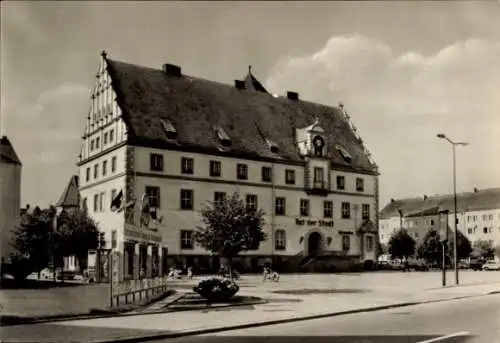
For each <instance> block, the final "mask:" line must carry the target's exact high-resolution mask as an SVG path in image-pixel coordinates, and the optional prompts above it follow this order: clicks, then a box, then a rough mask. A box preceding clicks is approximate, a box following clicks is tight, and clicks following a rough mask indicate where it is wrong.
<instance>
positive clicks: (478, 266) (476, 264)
mask: <svg viewBox="0 0 500 343" xmlns="http://www.w3.org/2000/svg"><path fill="white" fill-rule="evenodd" d="M469 265H470V268H471V269H472V270H482V269H483V265H484V260H482V259H471V260H470V263H469Z"/></svg>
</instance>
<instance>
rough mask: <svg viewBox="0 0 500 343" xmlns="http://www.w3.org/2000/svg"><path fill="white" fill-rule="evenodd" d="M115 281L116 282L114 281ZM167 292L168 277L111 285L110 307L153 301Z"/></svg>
mask: <svg viewBox="0 0 500 343" xmlns="http://www.w3.org/2000/svg"><path fill="white" fill-rule="evenodd" d="M113 281H114V280H113ZM166 291H167V276H161V277H155V278H147V279H141V280H124V281H120V282H116V281H114V282H112V283H111V298H110V303H111V304H110V305H111V307H113V306H119V305H120V304H129V303H130V304H135V303H136V302H137V301H139V302H142V301H143V300H149V299H152V298H154V297H156V296H158V295H160V294H162V293H165V292H166Z"/></svg>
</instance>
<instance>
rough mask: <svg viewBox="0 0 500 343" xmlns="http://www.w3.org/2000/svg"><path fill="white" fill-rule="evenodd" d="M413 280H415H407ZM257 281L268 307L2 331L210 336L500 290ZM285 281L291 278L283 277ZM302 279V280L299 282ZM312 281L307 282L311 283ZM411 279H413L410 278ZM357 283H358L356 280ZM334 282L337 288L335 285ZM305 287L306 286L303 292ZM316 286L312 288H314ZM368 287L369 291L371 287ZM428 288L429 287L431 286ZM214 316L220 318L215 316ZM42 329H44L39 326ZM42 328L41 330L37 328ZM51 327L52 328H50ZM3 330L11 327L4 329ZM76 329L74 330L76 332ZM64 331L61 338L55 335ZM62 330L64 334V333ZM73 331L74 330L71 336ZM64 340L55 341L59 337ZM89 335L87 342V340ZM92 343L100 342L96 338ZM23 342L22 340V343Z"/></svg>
mask: <svg viewBox="0 0 500 343" xmlns="http://www.w3.org/2000/svg"><path fill="white" fill-rule="evenodd" d="M404 278H407V279H412V278H414V276H404ZM258 279H259V278H256V279H255V280H252V279H248V280H241V290H240V293H241V294H244V295H249V296H260V297H264V298H266V299H267V300H268V303H267V304H263V305H256V306H249V307H236V308H226V309H210V308H207V309H206V310H203V311H189V312H173V313H160V314H147V315H137V316H127V317H115V318H101V319H89V320H73V321H65V322H59V323H51V324H37V325H31V326H30V328H23V327H24V326H17V327H5V328H2V336H3V335H5V336H3V337H5V340H4V342H19V340H16V338H17V339H18V338H23V337H24V338H30V336H29V331H32V332H33V333H34V334H35V336H31V337H32V339H33V341H37V342H43V341H50V342H56V343H57V342H63V341H64V342H68V341H70V340H71V341H73V342H88V341H89V339H88V338H89V337H88V336H84V337H82V336H80V334H81V333H82V332H85V330H87V331H89V332H91V331H94V332H96V333H98V334H97V336H98V338H100V342H105V341H109V342H111V341H117V340H122V341H123V339H127V340H128V341H130V342H131V341H133V340H134V337H136V338H137V337H144V336H150V335H151V336H156V337H158V338H162V337H168V336H172V335H173V336H179V335H186V334H189V333H191V334H196V333H209V332H215V331H217V330H220V331H222V330H223V329H230V328H244V327H251V326H259V325H264V323H268V324H269V322H273V323H275V324H276V323H280V322H291V321H296V320H301V319H302V320H304V319H305V318H309V319H312V318H321V317H327V316H334V315H340V314H345V313H346V312H347V313H355V312H364V311H373V310H376V309H383V308H389V307H397V306H407V305H411V304H417V303H425V302H435V301H446V300H451V299H457V298H461V297H471V296H481V295H486V294H489V293H492V292H499V291H500V284H499V283H498V282H495V281H494V280H493V281H492V282H490V283H476V284H465V285H464V286H459V287H446V288H433V289H429V287H427V288H425V287H422V285H420V286H418V287H417V286H416V285H415V283H413V284H410V283H408V284H406V283H405V284H404V286H402V285H403V284H402V283H399V284H385V285H384V286H383V287H382V286H381V287H378V288H377V287H371V289H370V287H369V286H370V285H362V284H361V285H360V284H359V283H358V285H359V286H360V287H359V288H356V289H354V288H342V287H339V286H341V285H348V284H352V281H345V280H344V281H340V280H339V279H338V280H336V281H335V282H329V283H330V285H329V287H312V286H319V285H318V284H319V283H321V282H316V283H315V282H308V283H307V284H308V286H311V287H308V288H310V289H313V288H315V289H316V291H314V290H313V291H311V292H310V293H314V292H317V293H319V292H320V291H318V289H319V290H321V291H323V292H330V293H328V294H300V295H294V294H277V293H275V292H276V291H293V290H296V291H299V290H301V291H304V290H303V289H304V285H303V277H302V279H301V278H298V279H297V280H293V279H292V278H288V280H287V281H286V282H283V283H282V282H280V283H264V284H263V283H262V282H261V281H260V282H258V281H257V280H258ZM284 279H287V278H284ZM299 281H302V282H299ZM308 281H309V279H308ZM408 281H410V280H408ZM358 282H359V280H358ZM331 283H335V284H336V285H331ZM301 284H302V287H301V288H299V287H298V286H300V285H301ZM311 284H312V285H311ZM178 286H179V287H181V286H182V287H184V289H186V288H187V287H190V284H189V283H179V284H178ZM367 286H368V287H367ZM427 286H428V285H427ZM214 312H217V315H216V316H214V315H212V314H214ZM40 325H41V326H40ZM37 327H38V328H37ZM51 328H52V329H51ZM4 329H7V330H5V331H4ZM72 330H73V331H72ZM58 332H60V333H59V334H57V333H58ZM61 332H63V335H61ZM71 332H74V333H73V334H72V333H71ZM61 336H62V338H57V337H61ZM85 337H86V338H85ZM90 341H94V342H97V341H96V340H95V338H91V339H90ZM23 342H24V341H23Z"/></svg>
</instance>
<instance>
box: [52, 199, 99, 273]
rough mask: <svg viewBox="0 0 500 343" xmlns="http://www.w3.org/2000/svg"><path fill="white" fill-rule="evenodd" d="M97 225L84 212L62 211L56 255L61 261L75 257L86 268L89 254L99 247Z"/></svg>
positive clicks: (56, 234) (57, 233)
mask: <svg viewBox="0 0 500 343" xmlns="http://www.w3.org/2000/svg"><path fill="white" fill-rule="evenodd" d="M98 238H99V229H98V227H97V224H96V223H95V222H94V220H93V219H92V218H90V217H89V216H88V215H87V213H86V212H85V211H84V210H80V209H75V210H71V211H62V212H61V214H60V215H59V217H58V219H57V231H56V232H55V237H54V246H53V248H54V254H55V256H57V258H58V259H59V260H62V259H63V258H64V256H70V255H74V256H75V257H76V259H77V260H78V264H79V265H80V267H82V268H83V267H85V266H86V261H87V254H88V251H89V250H90V249H96V248H97V245H98Z"/></svg>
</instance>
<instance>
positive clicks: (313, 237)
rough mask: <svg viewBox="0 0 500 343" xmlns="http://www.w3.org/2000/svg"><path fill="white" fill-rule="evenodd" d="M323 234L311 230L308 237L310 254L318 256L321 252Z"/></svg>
mask: <svg viewBox="0 0 500 343" xmlns="http://www.w3.org/2000/svg"><path fill="white" fill-rule="evenodd" d="M321 243H322V242H321V234H319V233H318V232H311V233H310V234H309V238H308V239H307V252H308V255H309V256H317V255H319V254H320V253H321Z"/></svg>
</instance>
